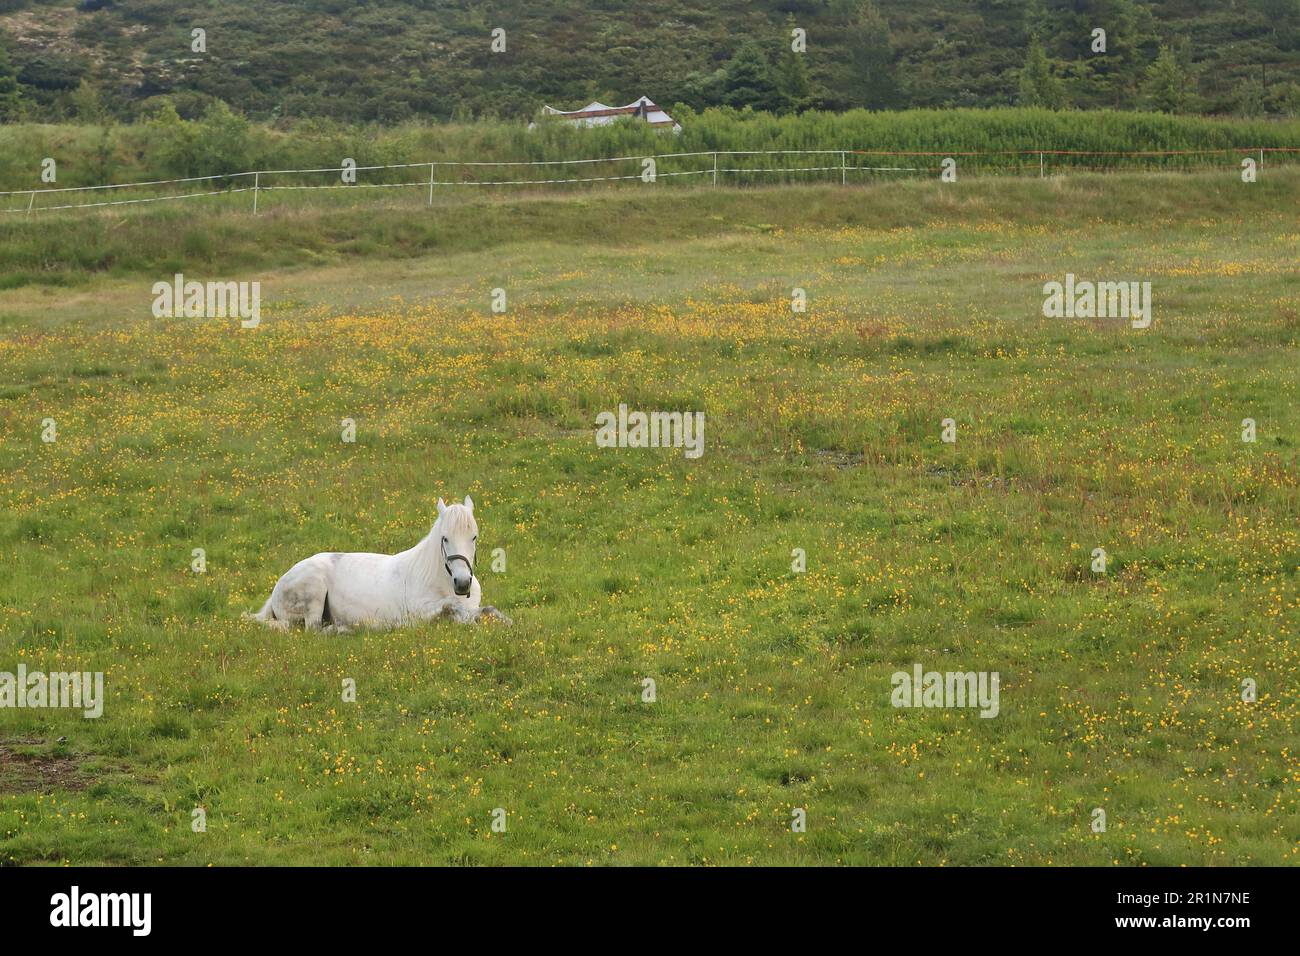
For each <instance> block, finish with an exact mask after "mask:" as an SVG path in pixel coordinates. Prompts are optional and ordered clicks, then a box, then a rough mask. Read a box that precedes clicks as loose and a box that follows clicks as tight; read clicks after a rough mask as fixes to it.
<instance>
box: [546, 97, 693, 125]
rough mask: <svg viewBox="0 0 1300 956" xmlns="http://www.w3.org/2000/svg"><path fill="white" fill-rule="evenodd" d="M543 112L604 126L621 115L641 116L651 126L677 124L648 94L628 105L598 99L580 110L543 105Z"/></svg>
mask: <svg viewBox="0 0 1300 956" xmlns="http://www.w3.org/2000/svg"><path fill="white" fill-rule="evenodd" d="M542 112H543V113H545V114H546V115H547V116H561V117H563V118H564V119H568V120H574V121H576V122H578V123H579V124H581V125H583V126H604V125H605V124H606V123H612V122H614V121H615V120H616V119H618V118H619V117H620V116H640V117H641V118H643V119H644V120H645V121H646V122H647V123H649V124H650V125H651V126H673V127H676V126H677V124H676V123H675V122H674V121H673V118H672V117H671V116H669V115H668V114H667V113H666V112H664V111H663V110H661V109H660V108H659V107H658V106H656V105H655V103H654V101H653V100H651V99H650V97H648V96H642V97H638V98H637V99H635V100H633V101H632V102H631V103H628V104H627V105H626V106H606V105H605V104H604V103H601V102H599V101H596V102H592V103H588V104H587V105H586V106H584V107H583V108H582V109H580V110H557V109H555V108H554V107H552V106H543V107H542Z"/></svg>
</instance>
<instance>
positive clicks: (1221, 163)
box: [0, 147, 1300, 215]
mask: <svg viewBox="0 0 1300 956" xmlns="http://www.w3.org/2000/svg"><path fill="white" fill-rule="evenodd" d="M1247 158H1249V159H1252V160H1254V161H1255V162H1256V163H1257V168H1258V170H1260V171H1262V170H1263V169H1264V167H1265V165H1266V163H1267V164H1268V165H1269V166H1270V167H1272V166H1276V165H1291V164H1293V163H1295V162H1296V161H1297V160H1298V159H1300V147H1263V148H1261V147H1248V148H1241V149H1199V150H1134V151H1110V152H1102V151H1091V152H1090V151H1080V150H1049V149H1040V150H989V151H950V152H937V151H928V152H899V151H883V150H864V149H777V150H711V151H702V152H690V153H659V154H655V155H651V156H613V157H598V158H592V159H557V160H531V161H509V162H494V161H485V162H459V161H456V162H453V161H434V162H426V163H395V164H389V165H382V166H355V165H346V164H345V165H343V166H337V167H326V168H319V169H263V170H254V171H251V172H241V173H225V174H218V175H212V176H191V177H185V178H180V179H160V180H151V181H147V182H135V183H116V184H108V185H99V186H65V187H50V188H44V189H21V190H8V191H0V201H3V202H7V203H8V206H7V207H6V208H3V209H0V212H10V213H26V214H28V215H30V214H32V213H36V212H53V211H57V210H70V209H91V208H104V207H114V206H130V205H138V204H144V203H156V202H167V201H174V200H182V199H199V198H203V197H213V196H226V197H229V196H233V195H236V194H239V193H251V194H252V196H251V197H250V204H249V205H250V208H251V211H252V212H253V213H254V214H256V213H257V212H258V211H259V207H260V205H261V202H262V198H263V194H273V193H276V192H287V191H303V190H320V189H327V190H335V191H336V192H337V191H338V190H340V189H342V190H349V189H419V190H420V191H421V195H422V196H424V197H426V198H425V202H426V204H427V205H429V206H432V205H433V204H434V198H435V196H436V195H437V194H438V193H439V192H440V191H447V190H454V189H456V188H460V187H470V188H473V187H484V188H495V187H530V186H541V187H559V186H576V187H582V186H595V185H597V184H602V183H603V184H610V183H618V182H631V181H637V180H639V181H641V182H643V183H645V184H652V183H658V182H660V181H663V182H665V183H683V184H684V183H690V182H697V183H705V184H708V185H711V186H720V185H742V186H743V185H750V184H756V183H764V182H778V183H782V182H785V183H788V182H816V181H819V180H818V177H819V176H820V177H821V179H823V180H825V181H827V182H835V181H838V182H839V184H840V185H845V186H847V185H849V183H850V181H852V182H854V183H857V182H863V181H866V180H868V179H874V178H878V177H880V176H881V175H890V174H897V173H903V174H922V175H935V176H937V175H938V174H939V173H940V172H941V171H942V170H943V169H944V167H945V161H947V160H951V161H953V162H955V163H956V169H957V172H958V175H959V177H960V176H970V175H977V176H982V175H1019V176H1024V175H1031V176H1038V177H1047V176H1059V175H1063V174H1065V173H1069V172H1124V171H1130V172H1131V171H1139V172H1153V171H1154V172H1192V171H1198V170H1210V169H1219V170H1224V171H1236V172H1240V168H1241V164H1242V161H1243V160H1244V159H1247ZM345 163H346V161H345ZM791 163H795V164H796V165H791ZM799 164H802V165H799ZM541 168H545V169H547V170H549V172H545V173H541V172H540V169H541ZM425 170H427V173H426V172H425ZM417 173H418V177H417V178H412V177H416V174H417ZM539 174H540V175H539ZM596 174H603V175H596ZM362 176H365V177H366V178H367V179H369V180H374V181H366V182H362V181H361V177H362ZM485 177H486V178H485ZM850 177H852V178H851V179H850ZM326 178H328V180H329V181H324V180H325V179H326ZM214 186H215V187H219V188H210V187H214ZM120 191H129V192H120ZM87 193H89V194H91V195H89V196H87V195H86V194H87ZM100 195H102V196H104V197H106V198H103V199H99V198H97V197H98V196H100ZM119 196H121V197H124V198H117V197H119ZM38 197H39V202H38ZM74 198H78V199H87V200H89V201H81V202H74V201H66V202H65V201H63V200H65V199H66V200H73V199H74ZM24 200H25V202H24Z"/></svg>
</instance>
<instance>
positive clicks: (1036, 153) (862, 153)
mask: <svg viewBox="0 0 1300 956" xmlns="http://www.w3.org/2000/svg"><path fill="white" fill-rule="evenodd" d="M1272 151H1273V152H1279V153H1300V148H1296V149H1292V148H1289V147H1281V148H1275V149H1273V150H1272ZM1263 152H1264V151H1263V150H1261V149H1259V148H1258V147H1250V148H1249V149H1206V150H1166V151H1160V150H1148V151H1134V152H1109V153H1090V152H1088V151H1055V150H994V151H989V152H985V153H972V152H969V151H966V152H963V151H956V152H952V153H944V152H940V151H928V152H908V151H887V150H843V149H752V150H704V151H696V152H688V153H656V154H653V155H650V156H610V157H597V158H588V159H541V160H500V161H496V160H488V161H461V160H435V161H432V162H427V163H389V164H384V165H375V166H327V167H320V168H314V169H263V170H253V171H249V172H239V173H224V174H217V175H212V176H186V177H183V178H178V179H154V180H147V181H142V182H132V183H108V184H104V185H97V186H59V187H51V188H43V189H11V190H0V197H7V196H8V197H23V198H26V199H27V200H28V202H27V204H26V205H25V206H24V207H21V208H13V209H4V210H0V212H16V213H28V214H30V213H32V212H47V211H54V210H59V209H89V208H95V207H104V206H127V205H136V204H140V203H152V202H166V201H168V200H175V199H196V198H200V197H204V196H225V195H233V194H235V193H243V192H252V193H253V211H254V212H256V211H257V196H258V193H261V192H274V191H280V190H306V189H400V188H406V187H414V186H419V187H423V188H427V189H428V191H429V203H430V204H432V202H433V193H434V190H435V188H444V187H449V186H552V185H568V184H578V183H601V182H617V181H629V180H635V179H646V181H647V182H650V181H653V180H655V179H661V178H662V179H668V178H674V177H684V176H712V178H713V184H714V185H717V184H718V176H719V175H720V174H727V175H737V176H738V175H748V174H755V175H757V174H790V173H829V172H838V173H840V177H841V182H847V179H846V177H847V174H848V173H849V172H889V173H918V172H929V171H931V167H927V166H861V165H857V163H856V162H855V163H852V164H850V163H849V162H848V157H850V156H851V157H853V158H854V159H855V160H856V159H857V158H859V157H867V156H899V157H905V156H906V157H943V156H954V157H956V156H961V157H970V156H1000V157H1003V158H1004V159H1005V158H1008V157H1033V158H1035V159H1036V160H1037V162H1036V163H1034V164H1033V167H1034V168H1036V169H1038V171H1039V174H1040V175H1042V174H1043V170H1044V164H1045V157H1049V156H1050V157H1057V156H1061V155H1072V156H1101V155H1105V156H1145V157H1167V156H1203V155H1210V154H1227V155H1232V156H1234V157H1235V155H1237V154H1241V155H1251V154H1254V153H1258V154H1259V155H1260V157H1261V159H1262V158H1263ZM719 156H726V157H738V156H839V157H840V162H839V163H838V164H837V165H831V166H789V167H787V166H775V167H748V168H746V167H737V166H734V165H733V166H725V167H724V166H719V165H718V157H719ZM695 157H709V158H710V159H711V160H712V165H711V166H708V167H707V168H704V169H690V170H678V171H670V172H656V173H655V175H654V176H653V177H645V176H643V175H642V174H640V173H634V174H632V175H627V176H581V177H570V178H547V179H491V180H479V179H468V180H466V179H461V180H455V179H451V180H438V179H437V178H436V175H437V171H438V170H439V169H454V168H485V167H537V166H582V165H591V164H594V163H627V162H645V161H646V160H648V159H653V160H655V161H656V163H658V162H660V161H663V160H673V159H691V158H695ZM1234 164H1235V159H1234ZM1216 165H1217V164H1216ZM426 168H427V169H428V170H429V178H428V179H427V180H420V181H416V182H402V183H355V182H354V183H333V184H322V185H307V184H301V183H295V184H288V183H286V184H282V185H275V184H273V183H266V182H265V181H264V177H267V176H291V175H300V176H302V175H315V174H320V173H343V172H374V171H378V170H389V169H426ZM1028 168H1030V167H1029V166H1017V165H1013V166H1001V167H998V171H1007V172H1013V173H1018V172H1020V171H1021V170H1023V169H1028ZM1070 168H1071V167H1070V165H1069V164H1066V165H1064V166H1061V165H1059V164H1058V165H1057V166H1056V167H1055V168H1054V172H1060V171H1062V170H1064V169H1070ZM1074 168H1079V167H1077V166H1076V167H1074ZM1083 168H1084V169H1088V168H1091V167H1083ZM248 177H252V178H253V182H252V183H251V184H249V185H240V186H229V187H227V188H225V189H217V190H210V191H206V192H188V193H177V194H174V195H164V196H150V197H145V198H140V199H119V200H108V201H103V202H85V203H60V204H58V205H50V206H42V205H37V204H36V197H38V196H44V195H47V194H54V193H74V192H91V191H95V190H108V189H147V188H155V187H161V186H175V185H180V184H184V183H202V182H214V181H217V180H223V181H226V182H230V181H233V180H239V179H247V178H248Z"/></svg>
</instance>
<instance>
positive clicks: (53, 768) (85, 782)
mask: <svg viewBox="0 0 1300 956" xmlns="http://www.w3.org/2000/svg"><path fill="white" fill-rule="evenodd" d="M82 759H83V758H81V757H78V756H76V755H75V754H69V753H65V752H63V751H62V748H61V747H59V745H57V744H50V743H48V742H46V741H44V740H42V739H40V738H36V737H8V738H4V739H0V794H6V793H53V792H54V791H56V790H62V791H69V790H84V789H86V787H88V786H90V784H91V783H92V782H93V781H94V779H95V778H94V777H93V776H92V775H91V774H89V773H86V772H85V771H83V770H82V769H81V763H82Z"/></svg>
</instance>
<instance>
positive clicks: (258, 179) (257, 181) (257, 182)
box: [253, 172, 262, 216]
mask: <svg viewBox="0 0 1300 956" xmlns="http://www.w3.org/2000/svg"><path fill="white" fill-rule="evenodd" d="M261 188H262V174H261V173H260V172H256V173H253V215H254V216H256V215H257V194H258V193H259V192H260V191H261Z"/></svg>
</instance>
